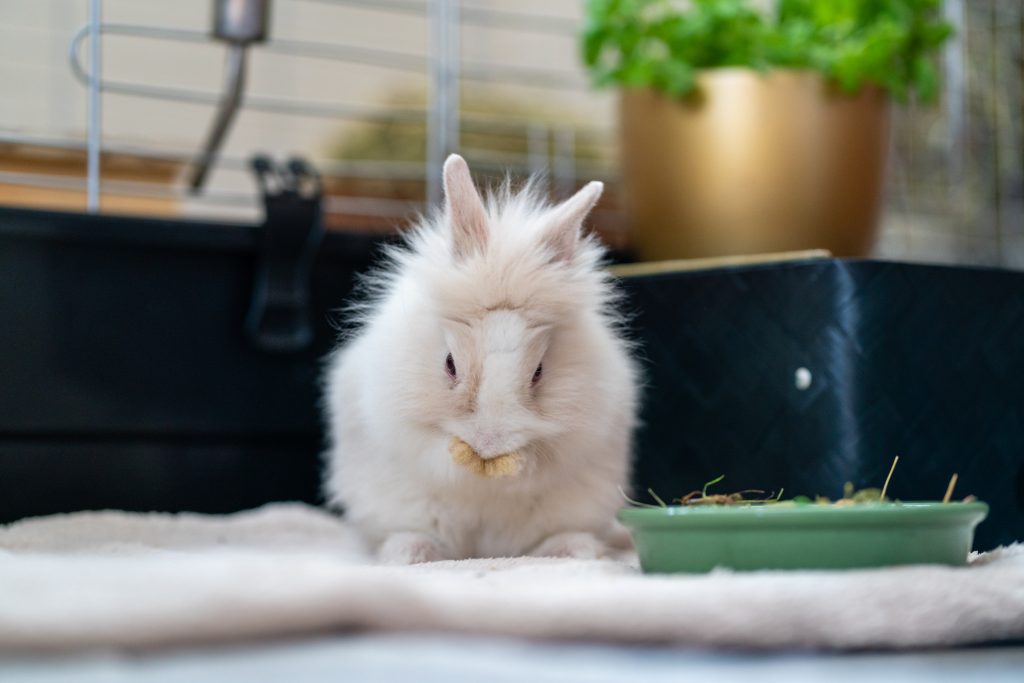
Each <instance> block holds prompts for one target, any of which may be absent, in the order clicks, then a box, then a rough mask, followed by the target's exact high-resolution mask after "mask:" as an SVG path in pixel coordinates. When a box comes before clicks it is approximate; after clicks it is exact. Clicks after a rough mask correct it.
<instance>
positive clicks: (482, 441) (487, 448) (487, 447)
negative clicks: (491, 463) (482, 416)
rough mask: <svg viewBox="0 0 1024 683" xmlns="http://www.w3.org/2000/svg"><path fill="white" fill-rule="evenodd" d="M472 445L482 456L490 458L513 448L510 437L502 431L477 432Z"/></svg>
mask: <svg viewBox="0 0 1024 683" xmlns="http://www.w3.org/2000/svg"><path fill="white" fill-rule="evenodd" d="M472 445H473V449H474V450H475V451H476V452H477V453H478V454H479V455H480V457H483V458H492V457H494V456H498V455H502V454H503V453H508V452H509V451H512V450H515V448H514V446H515V444H513V443H512V439H511V438H510V437H509V435H508V434H505V433H503V432H492V431H486V432H485V431H481V432H477V433H476V437H475V438H474V439H473V443H472Z"/></svg>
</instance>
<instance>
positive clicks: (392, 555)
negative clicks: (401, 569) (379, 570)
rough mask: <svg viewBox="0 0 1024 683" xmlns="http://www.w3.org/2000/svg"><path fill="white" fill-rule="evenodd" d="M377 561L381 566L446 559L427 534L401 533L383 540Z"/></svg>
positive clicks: (436, 543) (438, 545)
mask: <svg viewBox="0 0 1024 683" xmlns="http://www.w3.org/2000/svg"><path fill="white" fill-rule="evenodd" d="M377 559H378V560H380V562H382V563H383V564H419V563H421V562H436V561H438V560H443V559H446V558H445V556H444V552H443V551H442V550H441V546H440V544H438V542H437V541H435V540H434V539H433V538H431V537H430V536H428V535H427V534H421V533H417V532H415V531H403V532H401V533H397V534H391V535H390V536H388V537H387V538H386V539H384V543H382V544H381V546H380V549H378V550H377Z"/></svg>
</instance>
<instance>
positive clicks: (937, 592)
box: [0, 504, 1024, 652]
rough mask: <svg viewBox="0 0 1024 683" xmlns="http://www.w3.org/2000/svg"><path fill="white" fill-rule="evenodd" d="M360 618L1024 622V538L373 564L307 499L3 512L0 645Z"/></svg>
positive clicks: (121, 639) (525, 623)
mask: <svg viewBox="0 0 1024 683" xmlns="http://www.w3.org/2000/svg"><path fill="white" fill-rule="evenodd" d="M342 629H345V630H348V629H363V630H365V629H386V630H419V631H454V632H468V633H486V634H495V635H511V636H523V637H527V638H535V639H574V640H579V639H586V640H597V641H603V642H623V643H671V644H680V645H709V646H724V647H755V648H779V647H812V648H839V649H854V648H916V647H932V646H948V645H959V644H968V643H979V642H986V641H994V640H1016V639H1024V546H1022V545H1014V546H1012V547H1009V548H1002V549H999V550H996V551H993V552H990V553H985V554H982V555H976V556H974V557H972V561H971V564H970V565H969V566H967V567H960V568H951V567H939V566H917V567H902V568H890V569H879V570H868V571H838V572H823V571H815V572H795V571H789V572H754V573H740V572H737V573H733V572H728V571H715V572H712V573H710V574H706V575H699V576H685V575H678V576H645V575H643V574H641V573H640V572H639V570H638V569H637V568H636V561H635V558H632V557H630V558H626V559H624V560H620V561H616V560H569V559H545V558H508V559H494V560H467V561H461V562H437V563H431V564H423V565H416V566H410V567H385V566H375V565H373V564H372V563H371V562H370V561H369V560H368V559H367V558H366V556H365V554H364V553H363V551H362V549H361V547H360V545H359V543H358V541H357V539H356V538H355V536H354V534H352V533H351V531H350V530H349V529H347V528H346V527H345V524H344V523H343V522H342V521H341V520H338V519H336V518H335V517H333V516H331V515H329V514H327V513H325V512H323V511H321V510H318V509H316V508H312V507H307V506H304V505H297V504H286V505H271V506H267V507H264V508H260V509H258V510H253V511H250V512H244V513H239V514H235V515H228V516H205V515H194V514H186V515H165V514H149V515H143V514H134V513H124V512H98V513H77V514H72V515H58V516H53V517H45V518H38V519H30V520H25V521H22V522H18V523H16V524H13V525H10V526H8V527H0V650H2V651H6V652H12V651H59V650H68V649H80V648H91V647H103V648H108V647H121V648H134V647H146V648H153V647H160V646H171V645H184V644H198V643H203V644H209V643H211V642H223V641H238V640H243V639H247V638H256V637H261V638H265V637H272V636H284V635H295V634H309V633H315V632H324V631H338V630H342Z"/></svg>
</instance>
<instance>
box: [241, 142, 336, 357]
mask: <svg viewBox="0 0 1024 683" xmlns="http://www.w3.org/2000/svg"><path fill="white" fill-rule="evenodd" d="M251 166H252V170H253V172H254V174H255V175H256V181H257V183H259V186H260V191H261V192H262V194H263V205H264V207H265V210H266V216H265V218H264V222H263V246H262V250H261V254H260V263H259V267H258V269H257V271H256V282H255V286H254V288H253V295H252V303H251V304H250V305H249V313H248V314H247V315H246V318H245V332H246V335H247V336H248V338H249V340H250V341H251V342H252V343H253V344H254V345H256V346H257V347H259V348H260V349H263V350H264V351H276V352H287V351H301V350H302V349H304V348H306V347H308V346H309V345H310V344H311V343H312V342H313V326H312V323H311V317H312V316H311V310H310V270H311V267H312V264H313V257H314V256H315V255H316V250H317V247H318V246H319V245H320V240H321V238H322V237H323V234H324V226H323V212H322V209H321V199H322V197H323V185H322V183H321V182H320V176H319V175H318V174H317V172H316V170H315V169H314V168H313V167H312V166H311V165H310V164H308V163H306V162H305V161H303V160H302V159H298V158H293V159H290V160H289V161H288V165H287V167H281V166H279V165H277V164H274V163H273V162H272V161H271V160H270V159H268V158H267V157H265V156H257V157H254V158H253V160H252V162H251Z"/></svg>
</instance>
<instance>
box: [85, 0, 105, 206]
mask: <svg viewBox="0 0 1024 683" xmlns="http://www.w3.org/2000/svg"><path fill="white" fill-rule="evenodd" d="M102 21H103V0H89V70H90V71H91V72H92V73H93V79H92V80H91V82H90V83H89V101H88V109H87V110H88V121H87V126H88V131H87V138H88V152H87V156H86V211H88V212H89V213H98V212H99V210H100V173H101V169H100V161H101V153H102V147H103V130H102V126H103V98H102V97H101V96H100V84H101V83H102V74H103V70H102V68H101V65H102V58H101V55H102V48H101V44H100V26H101V24H102Z"/></svg>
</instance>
